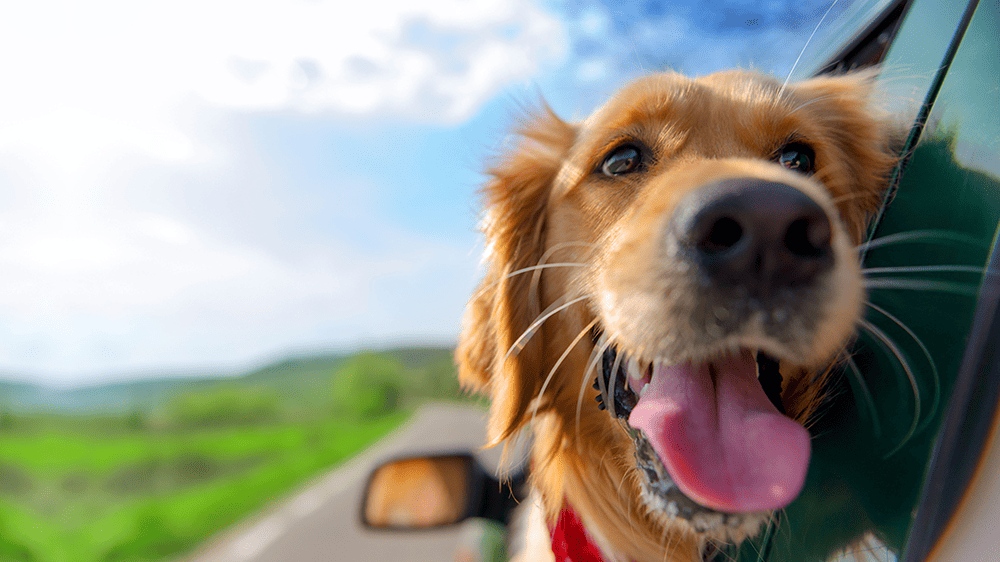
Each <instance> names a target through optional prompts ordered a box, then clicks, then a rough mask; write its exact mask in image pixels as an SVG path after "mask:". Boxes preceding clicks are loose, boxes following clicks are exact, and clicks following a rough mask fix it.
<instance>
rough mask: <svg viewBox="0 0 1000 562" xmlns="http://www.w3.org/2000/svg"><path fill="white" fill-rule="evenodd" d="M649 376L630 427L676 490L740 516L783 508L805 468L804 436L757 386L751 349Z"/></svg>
mask: <svg viewBox="0 0 1000 562" xmlns="http://www.w3.org/2000/svg"><path fill="white" fill-rule="evenodd" d="M714 364H715V371H716V374H715V377H714V380H713V377H712V375H711V374H710V373H709V367H708V364H692V363H684V364H681V365H673V366H669V367H667V366H663V367H660V368H659V369H658V370H657V371H656V372H655V373H653V377H652V381H651V382H650V383H649V385H648V387H647V388H646V390H645V392H644V393H643V395H642V396H641V397H640V398H639V403H638V404H636V406H635V409H633V410H632V414H631V415H630V416H629V419H628V423H629V425H631V426H632V427H635V428H638V429H641V430H642V431H643V432H644V433H645V434H646V437H648V438H649V441H650V443H651V444H652V445H653V449H655V450H656V454H657V455H658V456H659V457H660V460H662V461H663V463H664V464H665V465H666V467H667V471H668V472H669V473H670V477H671V478H672V479H673V480H674V482H675V483H676V484H677V486H679V487H680V489H681V491H682V492H684V494H685V495H686V496H688V497H689V498H691V499H692V500H694V501H696V502H698V503H699V504H701V505H704V506H706V507H710V508H712V509H715V510H718V511H725V512H729V513H741V512H751V511H763V510H769V509H778V508H781V507H784V506H785V505H787V504H788V503H789V502H791V501H792V500H793V499H795V496H797V495H798V493H799V491H800V490H801V489H802V484H803V483H804V481H805V477H806V468H807V467H808V465H809V432H808V431H806V430H805V428H803V427H802V426H801V425H799V424H798V423H796V422H794V421H792V420H791V419H790V418H788V417H785V416H783V415H781V414H780V413H779V412H778V410H777V409H776V408H775V407H774V405H773V404H771V402H770V400H768V398H767V395H765V394H764V390H763V389H762V388H761V386H760V384H759V383H758V382H757V374H756V373H757V371H756V363H755V361H754V358H753V356H752V355H751V353H750V352H749V351H745V350H744V351H742V352H741V353H740V354H739V355H736V356H734V355H730V356H727V357H725V358H723V359H722V360H721V361H717V362H714Z"/></svg>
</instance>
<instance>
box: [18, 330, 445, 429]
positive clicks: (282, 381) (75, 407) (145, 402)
mask: <svg viewBox="0 0 1000 562" xmlns="http://www.w3.org/2000/svg"><path fill="white" fill-rule="evenodd" d="M356 353H375V354H386V355H390V356H393V357H395V358H396V359H397V360H398V361H399V362H400V363H402V365H403V366H404V367H405V368H406V369H407V370H408V371H413V372H415V373H418V374H420V373H424V374H425V375H426V376H427V377H430V378H433V379H435V380H436V379H438V378H441V377H449V378H450V375H451V372H453V371H454V367H453V364H452V353H453V349H452V348H451V347H443V346H407V347H396V348H388V349H383V350H372V351H362V352H356ZM356 353H337V354H331V353H317V354H315V355H303V356H295V357H289V358H286V359H282V360H278V361H275V362H272V363H268V364H265V365H263V366H261V367H258V368H255V369H252V370H249V371H245V372H240V371H235V372H229V373H219V374H203V375H183V376H180V375H164V376H160V377H154V378H144V379H137V380H130V381H129V380H126V381H122V382H114V383H106V384H97V385H91V386H84V387H80V388H69V389H60V388H52V387H48V386H43V385H37V384H31V383H25V382H15V381H5V380H2V379H0V410H4V409H7V410H10V411H13V412H37V411H49V412H61V413H67V414H83V413H121V412H129V411H135V410H140V411H148V410H151V409H153V408H155V407H156V406H158V405H160V404H163V403H164V402H166V401H167V400H169V399H170V398H172V397H174V396H176V395H178V394H180V393H184V392H190V391H195V390H199V389H204V388H208V387H211V386H216V385H248V386H255V387H263V388H266V389H268V390H269V391H271V392H274V393H276V394H280V395H289V396H296V397H297V398H298V397H301V396H303V395H306V396H308V394H309V393H308V392H305V393H304V392H303V390H309V389H311V388H317V389H318V388H325V385H327V384H329V381H330V378H331V377H332V376H333V374H334V373H335V372H336V371H337V369H338V368H339V367H340V366H341V365H343V363H344V362H345V361H346V360H348V359H349V358H351V357H352V356H354V355H356ZM0 377H2V375H0Z"/></svg>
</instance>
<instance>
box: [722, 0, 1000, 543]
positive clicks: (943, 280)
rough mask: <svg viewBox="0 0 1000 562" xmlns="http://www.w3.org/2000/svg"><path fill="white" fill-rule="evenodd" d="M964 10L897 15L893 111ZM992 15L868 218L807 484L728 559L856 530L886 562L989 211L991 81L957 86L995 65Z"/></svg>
mask: <svg viewBox="0 0 1000 562" xmlns="http://www.w3.org/2000/svg"><path fill="white" fill-rule="evenodd" d="M965 7H966V3H965V2H962V3H938V2H932V1H929V0H918V1H916V2H913V4H912V5H911V7H910V9H909V12H908V13H907V14H906V17H905V19H904V21H903V24H902V26H901V27H900V28H899V32H898V35H897V38H896V41H895V42H894V43H893V45H892V46H891V48H890V49H889V51H888V55H887V57H886V60H885V68H884V70H883V73H882V84H883V90H884V91H885V92H886V95H887V96H889V97H895V100H893V101H890V102H887V103H886V105H887V106H888V108H889V109H894V110H895V112H896V114H897V115H902V118H903V119H904V120H908V122H912V120H913V118H914V117H915V116H916V115H917V113H918V110H919V108H920V105H921V103H923V102H924V100H925V98H926V96H927V92H928V91H929V90H930V86H931V85H932V83H933V82H934V78H935V73H936V72H937V71H938V70H939V69H940V68H942V62H943V60H944V59H945V54H946V53H947V51H948V47H949V44H950V43H951V41H952V37H953V36H954V35H955V31H956V29H958V28H959V23H960V22H961V20H962V15H963V11H964V9H965ZM991 21H992V23H991V22H990V21H986V22H985V23H982V22H980V23H978V24H977V25H980V26H981V27H982V28H983V29H982V31H975V32H974V33H972V34H970V36H969V39H968V41H976V42H979V43H982V45H981V46H980V47H978V48H968V49H967V50H965V47H963V49H960V50H959V55H960V56H959V58H957V59H956V61H955V63H956V66H955V67H954V68H953V72H957V71H959V70H960V69H963V70H962V72H960V73H958V74H956V75H955V76H951V75H949V79H948V80H946V82H945V84H946V85H947V88H943V89H942V91H941V93H940V96H939V97H938V101H939V103H940V104H941V105H940V107H939V106H938V105H935V106H934V109H935V111H934V112H932V113H931V115H930V117H931V119H930V122H929V124H930V125H931V127H930V128H929V129H928V130H927V131H925V133H926V134H925V136H924V137H925V138H924V140H923V142H922V143H921V144H920V145H919V146H917V147H916V148H915V149H914V150H913V152H912V154H911V158H910V160H909V167H908V168H907V169H906V170H905V173H904V174H903V175H902V176H901V181H900V183H899V187H898V191H897V192H896V197H895V200H893V201H892V203H891V205H890V206H889V207H888V209H887V211H886V213H885V215H884V217H883V219H882V221H881V222H880V224H879V228H878V231H877V232H876V237H878V238H883V237H884V239H883V243H884V242H886V241H891V242H888V243H884V244H883V245H876V247H873V248H872V249H871V250H870V251H869V252H868V253H867V257H866V260H865V266H866V267H867V268H869V271H868V272H867V274H866V276H867V277H868V278H869V279H870V281H869V284H870V285H871V287H870V290H869V299H868V301H869V306H868V310H867V315H866V322H868V323H869V327H867V328H865V329H863V330H862V332H863V333H862V335H861V336H860V338H859V342H858V344H857V346H856V348H855V349H854V354H853V357H852V363H851V364H848V365H845V368H844V369H843V372H842V373H841V375H840V376H841V377H842V378H841V381H840V382H841V384H840V387H839V390H838V392H837V393H836V394H835V395H834V396H832V397H831V402H830V405H829V407H828V409H827V411H826V415H825V418H823V419H820V420H819V421H818V422H817V423H816V425H815V426H813V427H811V428H810V429H811V431H812V432H813V435H814V440H813V445H814V453H813V459H814V460H813V464H812V466H811V467H810V473H809V476H808V480H807V483H806V487H805V489H804V490H803V493H802V494H801V495H800V497H799V499H797V500H796V501H795V502H793V503H792V504H791V505H790V506H789V507H788V508H787V509H786V510H784V512H783V513H781V514H779V520H778V522H777V524H776V525H773V526H772V527H771V528H770V529H769V530H768V532H770V533H771V535H773V536H771V535H768V534H766V533H765V534H764V535H763V536H762V537H758V539H757V540H754V541H750V542H748V543H747V544H745V545H744V548H743V549H742V550H741V552H740V555H739V559H740V560H761V559H763V560H769V561H772V562H774V561H779V560H780V561H786V560H787V561H802V560H816V561H819V560H838V559H839V558H838V554H837V552H838V551H840V550H842V549H844V548H845V547H847V546H848V545H849V543H850V542H851V541H855V540H856V538H857V537H858V536H867V539H866V541H865V542H863V543H862V544H859V545H857V544H856V545H855V546H854V548H855V549H859V550H860V551H862V552H867V554H865V555H864V556H866V557H868V558H867V559H872V560H896V555H897V553H899V552H901V551H902V549H903V548H904V545H905V544H906V540H907V536H908V532H909V529H910V526H911V524H912V521H913V514H914V511H915V509H916V507H917V505H918V502H919V499H920V493H921V489H922V483H923V479H924V475H925V472H926V469H927V466H928V461H929V458H930V451H931V447H932V446H933V444H934V439H935V437H936V435H937V434H938V430H939V427H940V423H941V420H942V419H943V417H944V410H945V406H946V405H947V403H948V398H949V395H950V391H951V388H952V385H953V384H954V380H955V376H956V373H957V372H958V370H959V365H960V363H961V360H962V354H963V351H964V349H965V341H966V336H967V334H968V331H969V326H970V324H971V320H972V316H973V312H974V311H975V302H976V301H975V296H976V292H977V289H978V286H979V281H980V279H981V273H982V271H981V270H982V267H983V266H984V264H985V263H986V259H987V256H988V253H989V250H990V247H991V245H992V244H991V242H992V240H993V235H994V233H995V231H996V226H997V220H998V216H1000V199H998V198H1000V185H998V183H997V175H996V171H995V170H996V162H997V154H996V149H995V148H994V149H992V150H983V149H982V148H981V147H982V146H983V141H984V140H985V141H986V146H993V147H995V146H997V144H998V139H997V137H996V133H995V132H992V131H995V128H994V127H995V122H996V119H997V116H996V111H995V107H996V99H997V90H996V86H995V85H992V83H990V84H985V85H984V84H983V83H982V82H983V80H982V79H979V78H977V79H975V80H972V81H971V84H974V85H975V87H977V88H978V90H979V92H980V93H979V94H970V93H968V92H964V90H967V89H968V88H969V82H968V80H969V76H972V75H978V76H985V77H989V78H986V80H993V81H995V77H996V76H998V75H1000V74H998V72H997V68H996V66H995V65H996V61H997V60H998V59H1000V57H997V54H996V53H995V52H994V53H992V54H990V53H982V52H980V51H982V50H983V49H991V48H992V49H995V48H996V45H997V42H996V37H997V36H998V34H997V30H996V28H995V21H994V20H991ZM991 25H993V26H994V27H993V28H992V31H991V30H990V26H991ZM977 29H978V28H977ZM991 33H992V35H991ZM980 35H981V36H980ZM968 41H967V42H968ZM977 58H978V59H979V60H976V59H977ZM983 59H988V60H989V62H983ZM963 76H966V77H965V78H963ZM977 95H978V96H979V97H978V101H975V100H972V99H971V98H973V97H976V96H977ZM960 104H961V105H962V106H963V107H962V109H961V111H956V110H954V109H952V110H950V111H949V109H948V107H954V106H956V105H960ZM989 120H992V123H991V124H987V125H986V126H984V127H980V126H979V125H980V124H981V123H982V122H983V121H989ZM904 122H905V121H904ZM973 129H974V131H973ZM990 166H992V167H993V170H994V171H993V172H987V171H986V170H988V169H989V168H990ZM880 244H881V243H880ZM977 268H978V271H977ZM848 559H850V558H848Z"/></svg>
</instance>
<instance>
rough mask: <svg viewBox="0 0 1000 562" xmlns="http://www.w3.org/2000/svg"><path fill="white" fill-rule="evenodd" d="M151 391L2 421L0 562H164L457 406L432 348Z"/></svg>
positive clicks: (284, 366) (450, 376)
mask: <svg viewBox="0 0 1000 562" xmlns="http://www.w3.org/2000/svg"><path fill="white" fill-rule="evenodd" d="M112 390H114V389H112ZM115 391H116V392H117V390H115ZM157 392H158V394H157V396H162V397H165V398H163V399H162V400H161V401H160V402H159V403H158V404H157V405H156V406H155V407H154V408H151V409H147V410H142V411H140V410H132V411H127V412H126V411H122V412H118V413H107V412H105V413H103V414H98V413H90V414H80V413H79V412H78V411H74V413H73V415H69V414H68V413H53V412H45V411H36V412H27V413H25V412H16V413H5V417H4V423H3V424H2V425H0V562H10V561H14V562H136V561H151V562H152V561H157V562H165V561H169V560H176V559H178V558H179V557H181V556H182V555H183V554H184V553H186V552H189V551H191V550H192V549H193V548H194V547H196V546H197V545H198V544H199V543H201V542H202V541H204V540H205V539H206V538H208V537H210V536H211V535H212V534H214V533H216V532H218V531H220V530H222V529H224V528H226V527H227V526H229V525H231V524H233V523H235V522H237V521H239V520H241V519H243V518H244V517H246V516H248V515H249V514H251V513H253V512H255V511H257V510H259V509H261V508H262V507H264V506H265V505H267V504H268V503H270V502H272V501H274V500H276V499H280V498H282V497H284V496H286V495H287V494H288V493H289V492H291V491H292V490H294V489H295V488H297V487H298V486H301V485H302V484H303V483H304V482H307V481H308V480H310V479H311V478H314V477H315V476H317V475H319V474H321V473H323V472H325V471H328V470H330V469H331V468H333V467H335V466H336V465H338V464H339V463H341V462H343V461H344V460H346V459H348V458H349V457H351V456H352V455H353V454H355V453H356V452H358V451H359V450H360V449H362V448H363V447H365V446H366V445H368V444H370V443H372V442H373V441H375V440H377V439H379V438H381V437H382V436H384V435H386V434H387V433H389V432H390V431H392V430H393V429H395V428H397V427H398V426H399V425H400V424H401V423H402V422H403V421H404V420H405V419H406V418H407V417H408V416H409V412H410V411H412V409H413V407H414V406H416V405H417V404H419V403H421V402H423V401H425V400H427V399H446V400H461V399H463V398H462V396H461V394H460V393H459V391H458V389H457V385H456V383H455V373H454V366H453V365H452V363H451V359H450V353H449V352H448V351H447V350H441V349H430V350H426V351H425V350H421V349H415V350H406V351H404V352H400V351H398V350H397V351H395V352H392V351H390V352H384V353H362V354H356V355H354V356H351V357H338V358H332V359H331V358H326V357H321V358H318V359H308V358H306V359H297V360H295V361H286V362H282V363H278V364H275V365H272V366H270V367H267V368H266V369H262V370H258V371H255V372H252V373H249V374H247V375H246V376H244V377H238V378H234V379H227V380H219V381H217V382H210V381H209V382H206V381H200V382H198V381H193V382H192V384H191V385H190V386H188V387H186V388H180V389H175V390H173V391H171V392H170V393H165V392H161V391H160V390H159V389H158V390H157ZM88 396H89V398H88V399H90V400H93V401H94V403H104V402H107V399H106V397H105V398H102V397H101V396H100V395H99V393H98V392H95V391H89V394H88ZM95 396H96V398H95ZM0 413H3V412H0Z"/></svg>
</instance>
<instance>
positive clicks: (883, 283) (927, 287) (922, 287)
mask: <svg viewBox="0 0 1000 562" xmlns="http://www.w3.org/2000/svg"><path fill="white" fill-rule="evenodd" d="M864 286H865V288H867V289H897V290H904V291H936V292H941V293H953V294H956V295H966V296H970V297H974V296H976V293H977V292H978V286H976V285H970V284H968V283H951V282H949V281H929V280H926V279H891V278H886V277H880V278H876V279H872V278H869V279H865V280H864Z"/></svg>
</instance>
